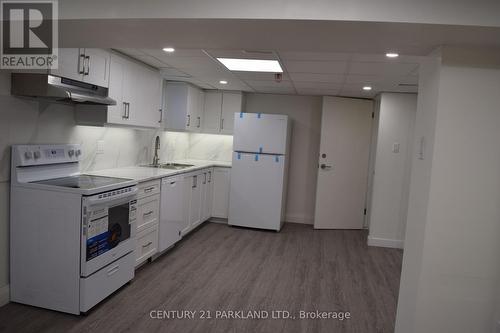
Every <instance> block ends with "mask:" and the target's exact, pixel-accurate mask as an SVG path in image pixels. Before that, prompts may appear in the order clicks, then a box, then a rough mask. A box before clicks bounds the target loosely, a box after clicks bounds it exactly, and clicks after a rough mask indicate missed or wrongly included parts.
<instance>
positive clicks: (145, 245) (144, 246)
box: [142, 241, 153, 248]
mask: <svg viewBox="0 0 500 333" xmlns="http://www.w3.org/2000/svg"><path fill="white" fill-rule="evenodd" d="M151 244H153V242H151V241H150V242H149V243H147V244H144V245H143V246H142V247H143V248H146V247H148V246H149V245H151Z"/></svg>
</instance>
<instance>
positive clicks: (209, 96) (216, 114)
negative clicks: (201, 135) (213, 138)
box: [203, 90, 222, 134]
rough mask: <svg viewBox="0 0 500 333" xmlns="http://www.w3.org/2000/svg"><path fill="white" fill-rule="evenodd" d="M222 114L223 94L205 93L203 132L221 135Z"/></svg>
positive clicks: (217, 92)
mask: <svg viewBox="0 0 500 333" xmlns="http://www.w3.org/2000/svg"><path fill="white" fill-rule="evenodd" d="M221 113H222V93H221V92H219V91H210V90H208V91H206V92H205V108H204V115H203V132H205V133H215V134H218V133H220V125H221Z"/></svg>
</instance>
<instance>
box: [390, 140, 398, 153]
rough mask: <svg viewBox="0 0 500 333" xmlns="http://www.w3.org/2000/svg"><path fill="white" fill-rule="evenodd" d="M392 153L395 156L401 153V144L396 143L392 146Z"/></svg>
mask: <svg viewBox="0 0 500 333" xmlns="http://www.w3.org/2000/svg"><path fill="white" fill-rule="evenodd" d="M392 152H393V153H395V154H397V153H399V142H394V143H393V144H392Z"/></svg>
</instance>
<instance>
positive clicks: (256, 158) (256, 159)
mask: <svg viewBox="0 0 500 333" xmlns="http://www.w3.org/2000/svg"><path fill="white" fill-rule="evenodd" d="M258 160H259V154H255V162H257V161H258Z"/></svg>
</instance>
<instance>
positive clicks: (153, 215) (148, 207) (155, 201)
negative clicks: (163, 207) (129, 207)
mask: <svg viewBox="0 0 500 333" xmlns="http://www.w3.org/2000/svg"><path fill="white" fill-rule="evenodd" d="M159 218H160V196H159V195H152V196H150V197H147V198H142V199H139V200H137V223H136V226H137V232H141V231H143V230H144V229H147V228H149V227H151V226H152V225H154V224H158V221H159Z"/></svg>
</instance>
